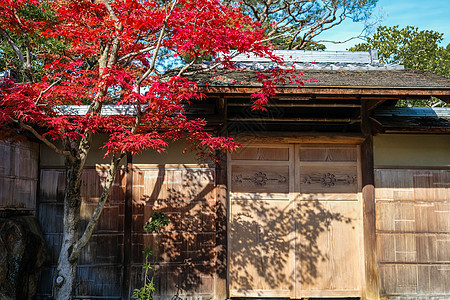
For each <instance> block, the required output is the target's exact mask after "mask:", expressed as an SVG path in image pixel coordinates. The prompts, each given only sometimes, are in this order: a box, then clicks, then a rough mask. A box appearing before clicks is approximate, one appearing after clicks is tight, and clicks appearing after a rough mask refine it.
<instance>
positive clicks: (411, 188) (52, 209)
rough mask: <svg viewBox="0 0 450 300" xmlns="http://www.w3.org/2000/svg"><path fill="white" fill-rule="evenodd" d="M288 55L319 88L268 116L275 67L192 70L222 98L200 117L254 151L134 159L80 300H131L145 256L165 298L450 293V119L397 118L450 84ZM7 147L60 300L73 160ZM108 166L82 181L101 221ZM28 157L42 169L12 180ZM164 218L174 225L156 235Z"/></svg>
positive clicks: (91, 256) (47, 287)
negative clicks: (265, 90) (158, 217)
mask: <svg viewBox="0 0 450 300" xmlns="http://www.w3.org/2000/svg"><path fill="white" fill-rule="evenodd" d="M276 54H277V55H280V56H283V57H284V58H285V60H286V61H288V64H292V63H294V66H295V68H296V70H297V72H302V73H303V75H302V78H303V79H304V80H305V81H304V82H305V85H304V86H301V87H298V86H296V85H286V86H279V87H278V90H277V93H276V95H274V96H272V97H271V98H270V101H269V103H268V105H267V106H266V107H267V111H259V110H253V109H252V108H251V105H252V104H251V100H250V97H251V95H252V94H253V93H255V92H257V91H258V90H259V89H260V83H259V82H258V81H257V76H258V73H259V72H264V71H267V70H269V69H271V68H272V67H274V65H273V64H272V63H271V62H270V61H266V60H264V59H258V58H255V57H245V56H237V57H235V58H234V61H235V62H236V65H237V67H238V69H237V70H234V71H224V70H221V69H217V70H215V71H213V72H209V73H202V72H199V69H195V70H193V71H192V72H191V74H190V75H189V76H190V78H191V79H195V80H196V81H198V82H200V83H201V85H202V88H203V91H204V93H205V94H206V95H207V99H206V100H204V101H202V102H199V103H194V104H192V105H191V106H189V107H188V108H187V110H186V112H187V114H188V115H190V116H193V117H204V118H206V119H207V120H208V124H209V125H208V128H209V130H211V131H214V132H216V133H217V134H221V135H226V136H229V137H234V138H235V139H236V140H237V141H238V142H240V143H241V144H242V147H241V148H240V149H239V150H238V151H236V152H234V153H232V154H229V155H224V154H221V155H219V157H218V158H219V161H218V162H217V163H212V162H206V163H199V162H197V161H196V159H195V157H194V155H191V154H183V153H182V149H183V148H184V145H183V144H182V143H176V144H174V145H172V146H171V147H169V150H168V153H165V154H156V153H151V152H146V153H143V154H141V155H138V156H135V157H132V156H128V158H127V161H126V162H124V164H123V166H122V168H121V170H120V172H119V174H118V176H117V180H116V183H115V185H114V189H113V191H112V194H111V197H110V199H109V202H108V203H107V205H106V207H105V209H104V211H103V215H102V217H101V219H100V221H99V224H98V225H97V228H96V231H95V233H94V235H93V237H92V239H91V241H90V242H89V244H88V245H87V246H86V248H85V249H84V250H83V254H82V256H81V258H80V263H79V273H78V280H79V284H78V287H77V291H76V292H77V296H78V297H79V298H80V299H129V297H130V294H131V292H132V290H133V289H134V288H136V287H139V284H141V279H142V267H141V265H142V262H143V256H142V250H143V248H144V246H149V247H150V248H152V249H153V251H154V256H153V259H154V270H155V279H154V283H155V286H156V289H157V290H156V292H155V295H156V296H157V298H158V299H228V298H235V299H242V298H248V299H260V298H274V299H289V298H290V299H301V298H309V299H312V298H314V299H317V298H319V299H320V298H333V299H338V298H345V299H347V298H350V299H411V300H412V299H414V300H416V299H448V298H450V284H449V282H450V112H449V109H448V108H445V107H444V108H431V107H427V108H416V107H411V108H401V107H395V104H396V103H397V101H398V100H401V99H426V98H430V97H431V96H433V97H436V98H438V99H440V100H442V101H443V102H446V103H449V102H450V79H448V78H444V77H441V76H438V75H435V74H432V73H428V72H423V71H417V70H410V69H404V68H403V67H402V66H400V65H387V64H383V63H380V62H379V61H378V58H377V55H376V52H331V51H327V52H312V51H294V52H292V51H279V52H276ZM203 67H207V66H203ZM308 79H314V80H308ZM73 109H75V110H82V109H83V108H82V107H77V108H73ZM124 109H125V108H123V107H108V111H109V112H108V113H110V114H115V113H123V111H124ZM101 142H102V139H101V137H99V139H97V140H96V141H94V144H95V143H97V144H98V146H99V145H100V144H101ZM1 146H2V147H3V151H2V152H4V153H10V155H11V156H8V157H7V158H6V159H4V160H3V161H2V163H3V167H2V168H0V170H3V171H2V172H3V175H1V177H0V180H2V181H3V182H5V183H7V184H9V186H12V187H14V186H20V187H22V188H23V189H17V188H13V189H14V190H15V193H16V194H15V195H16V196H14V197H13V198H12V199H9V198H8V199H9V200H6V199H7V197H9V196H8V195H11V193H2V194H1V195H2V203H3V204H2V209H7V208H8V209H10V208H12V207H14V209H18V210H28V211H31V212H32V213H33V214H35V215H36V216H37V217H38V219H39V221H40V224H41V226H42V228H43V231H44V236H45V237H46V241H47V243H48V246H49V249H50V253H51V255H50V257H49V259H48V260H47V262H46V264H45V267H44V268H43V270H42V272H41V277H40V283H39V289H38V299H46V298H48V297H50V296H51V288H52V280H53V278H52V276H53V272H54V267H55V264H56V263H57V257H56V256H57V255H58V250H59V244H60V233H61V231H62V228H61V226H62V209H63V206H62V198H63V191H64V169H63V168H62V166H63V161H62V160H61V159H60V158H58V157H56V156H55V155H53V154H52V153H51V150H49V149H47V148H45V146H42V145H40V147H37V145H36V144H33V143H26V144H24V146H18V145H14V146H9V145H7V144H1ZM97 148H98V147H97ZM10 149H12V150H10ZM17 149H19V150H20V151H19V150H17ZM92 149H96V145H93V146H92ZM25 152H26V153H31V154H26V153H25ZM37 153H39V155H38V154H37ZM14 157H16V158H14ZM18 157H19V158H18ZM24 157H26V159H25V158H24ZM38 157H39V159H38ZM102 157H103V154H102V153H101V151H98V152H95V151H94V152H93V153H92V158H90V159H89V161H88V162H87V168H86V170H85V173H84V175H83V176H84V178H83V182H84V184H83V192H82V194H83V206H82V215H83V216H84V217H85V218H86V219H87V218H88V217H89V216H90V213H91V212H92V210H93V208H94V207H95V204H96V200H97V199H98V197H99V194H100V188H99V187H100V185H101V181H102V178H103V177H104V169H103V168H102V165H101V164H99V163H98V162H99V161H101V159H102ZM13 161H14V162H16V165H17V164H21V163H26V164H31V165H34V166H35V168H36V170H39V171H38V172H37V171H33V172H32V173H33V174H34V175H33V174H26V175H24V176H25V177H23V176H22V175H20V174H18V175H17V174H15V175H14V174H11V172H13V169H14V168H12V167H11V165H10V163H11V162H13ZM8 176H9V177H8ZM14 176H15V177H14ZM21 176H22V177H23V178H22V177H21ZM33 176H34V177H33ZM12 177H14V179H13V180H12V179H11V178H12ZM10 179H11V180H10ZM24 180H25V181H26V180H29V184H28V185H26V184H23V182H25V181H24ZM14 184H15V185H14ZM26 195H28V196H26ZM4 199H5V200H4ZM21 199H24V200H21ZM156 211H162V212H164V213H166V214H167V215H168V216H169V217H170V219H171V223H170V225H169V227H168V228H166V229H165V230H164V231H162V232H160V233H157V234H156V233H155V234H148V233H145V232H144V230H143V225H144V224H145V222H146V221H147V220H148V219H149V217H150V216H151V215H152V214H153V213H154V212H156ZM80 227H83V224H81V226H80ZM177 297H178V298H177Z"/></svg>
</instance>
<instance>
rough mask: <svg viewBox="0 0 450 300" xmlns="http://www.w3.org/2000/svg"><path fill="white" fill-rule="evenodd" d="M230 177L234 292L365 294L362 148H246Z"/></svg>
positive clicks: (246, 294) (231, 163)
mask: <svg viewBox="0 0 450 300" xmlns="http://www.w3.org/2000/svg"><path fill="white" fill-rule="evenodd" d="M228 180H229V185H228V186H229V187H230V212H229V213H230V214H229V216H230V224H229V225H230V227H229V228H230V231H229V251H228V253H229V278H228V280H229V289H230V296H231V297H290V298H302V297H322V296H323V297H330V296H332V297H341V296H342V297H359V296H360V295H361V286H362V278H361V277H362V274H363V272H362V257H363V255H362V231H361V226H362V221H361V219H362V208H361V200H360V194H359V191H360V186H359V182H360V180H359V159H358V148H357V147H356V146H330V145H328V146H323V145H317V146H311V145H308V146H304V145H299V144H297V145H294V144H284V145H251V146H247V147H244V148H242V149H241V150H239V151H238V152H236V153H234V154H232V155H231V157H230V159H229V175H228Z"/></svg>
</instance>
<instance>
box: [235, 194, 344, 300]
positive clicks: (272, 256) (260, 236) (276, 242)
mask: <svg viewBox="0 0 450 300" xmlns="http://www.w3.org/2000/svg"><path fill="white" fill-rule="evenodd" d="M232 209H233V213H232V215H231V219H230V227H231V228H230V233H231V237H230V240H231V241H230V249H229V251H230V254H229V257H230V267H231V269H230V281H231V282H230V283H231V288H232V290H235V291H237V293H238V294H241V295H245V294H246V293H251V294H252V295H255V294H258V293H259V294H258V295H261V296H264V295H267V291H272V292H275V291H278V292H277V293H279V292H280V291H281V293H283V292H284V293H289V291H292V290H293V288H294V284H295V283H296V282H297V283H300V284H306V283H311V282H313V281H314V280H315V279H316V278H317V277H318V276H319V273H318V269H317V265H318V264H319V262H321V261H325V260H327V259H328V257H327V253H325V252H324V251H323V249H321V248H320V247H319V238H320V236H321V234H322V233H324V232H326V231H328V230H330V227H331V224H332V223H335V222H344V223H351V219H349V218H346V217H345V216H343V215H342V214H340V213H336V212H332V211H330V210H329V209H328V208H327V207H326V206H325V205H324V204H323V203H321V202H319V201H318V200H315V199H314V198H313V196H310V198H309V199H302V201H295V207H293V205H292V202H289V201H286V200H284V201H283V200H269V201H268V200H259V199H250V200H234V201H233V203H232ZM299 251H301V255H299V253H298V252H299ZM294 253H296V254H295V256H296V259H299V258H300V259H301V268H299V267H298V266H299V264H298V262H296V261H295V259H294V257H293V256H294Z"/></svg>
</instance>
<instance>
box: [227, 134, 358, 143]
mask: <svg viewBox="0 0 450 300" xmlns="http://www.w3.org/2000/svg"><path fill="white" fill-rule="evenodd" d="M231 137H233V138H234V139H235V140H236V141H237V142H238V143H241V144H248V143H264V144H279V143H280V144H281V143H287V144H289V143H303V144H353V145H359V144H361V143H362V142H363V141H364V138H363V137H362V136H361V134H357V133H354V134H353V133H349V134H339V133H335V132H333V133H312V132H253V133H252V134H246V133H243V134H237V135H231Z"/></svg>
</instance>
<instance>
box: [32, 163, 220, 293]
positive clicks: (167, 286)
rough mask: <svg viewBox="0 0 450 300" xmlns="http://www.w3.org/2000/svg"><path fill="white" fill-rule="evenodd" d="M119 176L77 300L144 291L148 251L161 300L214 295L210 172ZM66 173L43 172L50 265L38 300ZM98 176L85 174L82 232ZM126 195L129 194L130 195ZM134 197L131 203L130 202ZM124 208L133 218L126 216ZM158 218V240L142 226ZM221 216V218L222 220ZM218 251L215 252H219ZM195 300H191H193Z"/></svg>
mask: <svg viewBox="0 0 450 300" xmlns="http://www.w3.org/2000/svg"><path fill="white" fill-rule="evenodd" d="M128 167H130V169H129V171H130V172H127V168H126V166H124V167H123V168H122V169H121V170H119V172H118V176H117V179H116V182H115V183H114V188H113V190H112V193H111V196H110V199H109V200H108V202H107V204H106V206H105V208H104V210H103V213H102V216H101V218H100V220H99V223H98V224H97V226H96V229H95V231H94V234H93V236H92V239H91V240H90V242H89V243H88V245H87V246H86V247H85V249H84V250H83V253H82V255H81V258H80V260H79V268H78V281H79V282H78V286H77V289H76V295H77V297H78V298H80V299H86V298H88V299H120V298H122V299H129V298H130V297H129V295H130V294H131V293H132V290H133V289H134V288H137V287H140V286H141V285H142V279H143V271H142V263H143V259H144V258H143V255H142V250H143V249H144V247H145V246H148V247H150V248H151V249H153V251H154V255H153V257H152V261H153V263H154V270H155V280H154V282H155V285H156V287H157V291H156V294H157V295H158V297H157V298H158V299H172V298H173V297H174V296H175V295H179V296H181V297H184V296H192V295H195V297H197V298H198V299H201V298H202V297H203V299H209V298H212V297H213V296H214V294H215V288H216V285H217V281H218V278H217V276H218V275H216V274H218V268H223V267H224V264H222V263H221V262H220V261H219V259H218V258H217V255H216V248H217V246H218V245H219V244H220V243H221V242H220V235H218V234H217V232H218V231H219V230H222V229H219V228H218V227H216V223H215V222H216V215H217V213H220V212H218V211H217V208H218V206H216V189H215V184H216V183H215V168H213V167H209V166H205V165H134V166H131V165H128ZM64 175H65V174H64V170H63V169H58V168H54V167H52V168H42V169H41V173H40V176H41V181H40V182H41V184H40V194H39V220H40V222H41V225H42V227H43V231H44V235H45V238H46V240H47V243H48V245H49V248H50V253H51V257H50V258H49V260H48V262H47V264H46V267H45V269H44V270H43V272H42V274H41V279H40V284H39V287H40V290H39V296H38V299H46V298H48V297H50V296H51V287H52V279H53V278H52V275H53V272H54V269H55V265H56V263H57V257H58V251H59V247H60V242H61V232H62V228H61V226H62V210H63V202H62V201H63V197H64V195H63V192H64ZM104 177H105V175H104V170H103V169H101V168H90V169H86V170H85V171H84V173H83V184H82V186H83V187H82V196H83V204H82V211H81V214H82V219H83V222H82V223H81V224H80V228H84V226H85V225H86V222H87V220H88V218H89V217H90V214H91V213H92V211H93V209H94V207H95V205H96V203H97V201H98V197H99V195H100V193H101V188H100V187H101V184H102V180H103V179H104ZM127 193H128V194H127ZM129 196H131V197H129ZM127 207H129V208H130V212H127V209H128V208H127ZM155 211H162V212H164V213H166V214H167V215H168V216H169V218H170V221H171V223H170V225H169V227H167V228H166V229H164V230H163V231H162V232H160V233H155V234H148V233H146V232H144V230H143V226H144V224H145V223H146V222H147V221H148V219H149V218H150V216H151V215H152V214H153V212H155ZM221 214H224V213H223V212H222V213H221ZM219 246H220V245H219ZM197 298H195V299H197Z"/></svg>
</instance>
